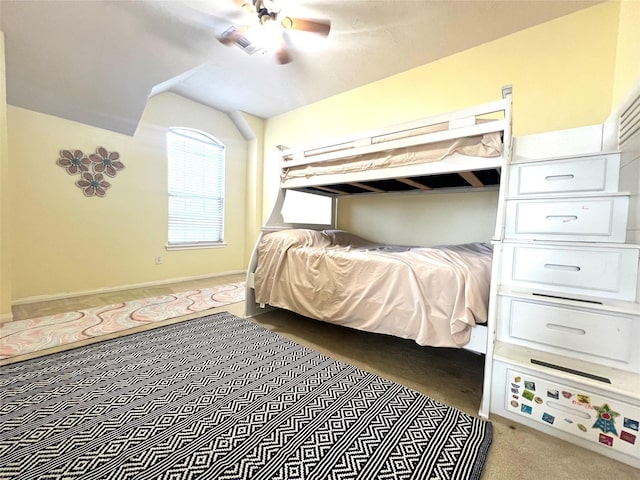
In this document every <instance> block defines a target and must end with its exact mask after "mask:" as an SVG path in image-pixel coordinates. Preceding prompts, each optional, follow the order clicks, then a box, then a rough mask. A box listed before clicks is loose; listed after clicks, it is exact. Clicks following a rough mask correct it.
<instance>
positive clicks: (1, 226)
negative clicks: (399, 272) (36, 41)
mask: <svg viewBox="0 0 640 480" xmlns="http://www.w3.org/2000/svg"><path fill="white" fill-rule="evenodd" d="M5 78H6V75H5V63H4V33H3V32H0V322H2V321H8V320H11V318H12V315H11V257H10V254H9V242H10V238H9V232H10V231H11V229H10V228H9V227H10V225H9V208H8V206H9V153H8V150H7V102H6V84H5Z"/></svg>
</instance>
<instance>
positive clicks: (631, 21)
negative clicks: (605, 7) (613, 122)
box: [612, 0, 640, 107]
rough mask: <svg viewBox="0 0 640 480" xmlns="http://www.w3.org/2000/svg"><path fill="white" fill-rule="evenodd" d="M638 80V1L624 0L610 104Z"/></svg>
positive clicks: (614, 104) (621, 97)
mask: <svg viewBox="0 0 640 480" xmlns="http://www.w3.org/2000/svg"><path fill="white" fill-rule="evenodd" d="M638 82H640V1H638V0H625V1H623V2H622V3H621V5H620V25H619V29H618V50H617V52H616V69H615V82H614V90H613V102H612V106H613V107H615V106H616V105H618V104H619V103H620V102H621V101H622V100H624V99H625V97H626V96H627V94H628V93H629V91H630V90H631V89H632V88H633V86H634V85H635V84H636V83H638Z"/></svg>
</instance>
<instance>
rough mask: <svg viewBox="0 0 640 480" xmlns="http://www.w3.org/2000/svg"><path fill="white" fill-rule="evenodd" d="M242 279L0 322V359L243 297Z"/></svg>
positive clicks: (240, 300) (215, 305)
mask: <svg viewBox="0 0 640 480" xmlns="http://www.w3.org/2000/svg"><path fill="white" fill-rule="evenodd" d="M244 298H245V283H244V282H238V283H230V284H226V285H219V286H216V287H211V288H201V289H198V290H191V291H188V292H182V293H174V294H169V295H162V296H159V297H150V298H143V299H140V300H133V301H130V302H124V303H116V304H113V305H107V306H102V307H93V308H87V309H84V310H78V311H75V312H65V313H58V314H55V315H47V316H45V317H38V318H30V319H26V320H16V321H13V322H7V323H2V324H0V359H4V358H9V357H14V356H16V355H22V354H25V353H31V352H35V351H39V350H44V349H46V348H51V347H57V346H60V345H66V344H70V343H74V342H78V341H80V340H85V339H88V338H94V337H99V336H101V335H107V334H110V333H114V332H119V331H122V330H126V329H129V328H133V327H139V326H141V325H146V324H150V323H155V322H159V321H162V320H167V319H169V318H175V317H180V316H182V315H188V314H191V313H195V312H202V311H205V310H209V309H211V308H216V307H222V306H225V305H230V304H232V303H238V302H242V301H244Z"/></svg>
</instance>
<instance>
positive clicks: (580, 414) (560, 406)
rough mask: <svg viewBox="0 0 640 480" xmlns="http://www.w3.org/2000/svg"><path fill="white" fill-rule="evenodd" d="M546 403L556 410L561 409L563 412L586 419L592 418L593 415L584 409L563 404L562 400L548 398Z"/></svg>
mask: <svg viewBox="0 0 640 480" xmlns="http://www.w3.org/2000/svg"><path fill="white" fill-rule="evenodd" d="M546 403H547V405H549V406H550V407H551V408H555V409H556V410H560V411H561V412H564V413H568V414H570V415H575V416H576V417H580V418H584V419H585V420H588V419H590V418H591V415H589V414H588V413H587V412H585V411H582V410H578V409H576V408H571V407H568V406H566V405H563V404H561V403H560V402H554V401H553V400H547V402H546Z"/></svg>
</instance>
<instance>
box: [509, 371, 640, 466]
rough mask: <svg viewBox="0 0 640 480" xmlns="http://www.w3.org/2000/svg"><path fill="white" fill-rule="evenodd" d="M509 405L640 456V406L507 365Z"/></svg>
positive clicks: (523, 413)
mask: <svg viewBox="0 0 640 480" xmlns="http://www.w3.org/2000/svg"><path fill="white" fill-rule="evenodd" d="M507 385H508V389H509V390H508V392H507V395H506V397H505V398H506V405H505V407H506V409H507V410H508V411H510V412H513V413H515V414H517V415H521V416H525V417H527V418H529V419H531V420H533V421H535V422H538V423H541V424H546V425H548V426H551V427H553V428H556V429H559V430H562V431H564V432H567V433H570V434H572V435H575V436H578V437H580V438H582V439H584V440H587V441H589V442H593V443H597V444H600V445H602V447H603V448H607V449H614V450H617V451H619V452H621V453H624V454H626V455H630V456H632V457H635V458H640V440H638V435H639V432H638V428H639V425H640V407H637V406H634V405H629V404H627V403H625V402H621V401H618V400H613V399H609V398H605V397H603V396H600V395H596V394H594V393H593V392H590V391H588V390H584V389H580V388H575V387H569V386H566V385H564V384H562V383H557V382H553V381H549V380H546V379H542V378H539V377H536V376H534V375H530V374H527V373H522V372H519V371H516V370H511V369H507Z"/></svg>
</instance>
